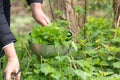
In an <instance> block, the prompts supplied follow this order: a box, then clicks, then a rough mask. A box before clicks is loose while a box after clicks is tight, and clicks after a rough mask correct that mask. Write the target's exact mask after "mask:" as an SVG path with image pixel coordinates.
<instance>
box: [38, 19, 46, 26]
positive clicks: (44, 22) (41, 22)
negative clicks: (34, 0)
mask: <svg viewBox="0 0 120 80" xmlns="http://www.w3.org/2000/svg"><path fill="white" fill-rule="evenodd" d="M38 23H39V24H41V25H42V26H46V25H47V22H46V21H45V19H42V20H39V21H38Z"/></svg>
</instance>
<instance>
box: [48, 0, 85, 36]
mask: <svg viewBox="0 0 120 80" xmlns="http://www.w3.org/2000/svg"><path fill="white" fill-rule="evenodd" d="M53 1H54V2H53V3H51V0H49V3H50V4H49V5H50V10H51V15H52V20H55V19H57V18H59V19H62V20H67V21H68V22H69V29H70V30H71V31H72V32H73V33H74V34H75V35H78V33H79V31H80V28H81V27H83V26H84V23H85V20H86V16H85V11H83V14H84V15H83V14H80V13H78V12H76V7H78V6H81V7H82V8H83V10H84V9H87V8H86V1H87V0H53ZM58 10H59V11H61V12H62V15H61V16H59V15H58V14H56V13H55V11H58Z"/></svg>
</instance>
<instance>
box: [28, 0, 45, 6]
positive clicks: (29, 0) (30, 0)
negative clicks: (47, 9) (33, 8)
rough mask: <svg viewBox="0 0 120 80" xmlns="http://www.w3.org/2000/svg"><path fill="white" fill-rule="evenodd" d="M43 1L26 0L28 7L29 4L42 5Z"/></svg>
mask: <svg viewBox="0 0 120 80" xmlns="http://www.w3.org/2000/svg"><path fill="white" fill-rule="evenodd" d="M42 2H43V0H27V3H28V5H30V4H31V3H42Z"/></svg>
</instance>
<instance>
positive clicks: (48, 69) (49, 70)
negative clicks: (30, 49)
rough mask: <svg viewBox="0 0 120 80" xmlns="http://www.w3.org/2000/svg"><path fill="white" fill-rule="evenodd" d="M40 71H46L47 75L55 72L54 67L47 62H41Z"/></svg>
mask: <svg viewBox="0 0 120 80" xmlns="http://www.w3.org/2000/svg"><path fill="white" fill-rule="evenodd" d="M40 71H41V72H42V73H44V74H45V75H48V74H49V73H54V72H55V70H54V68H52V67H51V66H50V65H49V64H47V63H44V64H41V68H40Z"/></svg>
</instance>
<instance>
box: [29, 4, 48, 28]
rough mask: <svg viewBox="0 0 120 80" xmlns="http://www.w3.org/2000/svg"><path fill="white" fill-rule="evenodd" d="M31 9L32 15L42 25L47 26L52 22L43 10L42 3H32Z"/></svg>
mask: <svg viewBox="0 0 120 80" xmlns="http://www.w3.org/2000/svg"><path fill="white" fill-rule="evenodd" d="M31 9H32V16H33V17H34V19H35V20H36V21H37V22H38V23H39V24H40V25H42V26H46V25H47V24H49V23H50V20H49V19H48V18H47V16H46V15H45V14H44V12H43V11H42V8H41V3H32V4H31Z"/></svg>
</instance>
